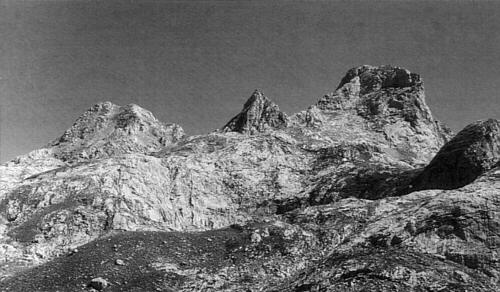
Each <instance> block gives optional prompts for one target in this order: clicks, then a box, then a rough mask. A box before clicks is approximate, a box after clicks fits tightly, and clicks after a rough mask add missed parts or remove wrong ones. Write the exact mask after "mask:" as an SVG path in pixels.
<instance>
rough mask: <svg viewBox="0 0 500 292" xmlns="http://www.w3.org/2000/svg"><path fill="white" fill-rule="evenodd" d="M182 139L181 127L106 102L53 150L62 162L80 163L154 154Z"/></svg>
mask: <svg viewBox="0 0 500 292" xmlns="http://www.w3.org/2000/svg"><path fill="white" fill-rule="evenodd" d="M183 136H184V131H183V130H182V128H181V127H180V126H178V125H176V124H165V123H162V122H160V121H158V120H157V119H156V118H155V117H154V116H153V114H152V113H151V112H150V111H148V110H146V109H144V108H142V107H140V106H138V105H136V104H128V105H125V106H118V105H116V104H113V103H111V102H109V101H107V102H101V103H97V104H95V105H93V106H92V107H90V108H89V109H88V110H87V111H85V112H84V113H83V114H82V115H81V116H80V117H79V118H78V119H77V120H76V121H75V123H74V124H73V125H72V126H71V128H69V129H68V130H66V131H65V132H64V134H63V135H62V136H61V137H60V138H59V139H58V140H56V141H55V142H53V143H52V146H55V147H56V148H57V149H58V152H59V153H60V155H59V156H60V157H61V158H63V160H75V159H76V160H79V159H81V158H84V159H86V158H100V157H107V156H109V155H113V154H119V153H129V152H145V151H146V152H148V151H157V150H159V149H160V148H161V147H162V146H165V145H166V144H170V143H172V142H175V141H177V140H178V139H180V138H181V137H183Z"/></svg>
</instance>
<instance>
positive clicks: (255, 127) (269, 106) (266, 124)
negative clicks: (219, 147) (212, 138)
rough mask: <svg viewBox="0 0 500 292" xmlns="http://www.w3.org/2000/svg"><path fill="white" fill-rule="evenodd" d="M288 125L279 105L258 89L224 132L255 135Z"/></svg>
mask: <svg viewBox="0 0 500 292" xmlns="http://www.w3.org/2000/svg"><path fill="white" fill-rule="evenodd" d="M287 123H288V117H287V115H286V114H285V113H283V112H282V111H280V109H279V107H278V105H276V104H275V103H274V102H272V101H271V100H270V99H269V98H267V97H266V96H265V95H264V94H263V93H262V92H261V91H259V90H257V89H256V90H255V91H254V92H253V94H252V95H251V96H250V98H249V99H248V100H247V101H246V102H245V104H244V106H243V110H242V111H241V112H240V113H239V114H237V115H236V116H235V117H234V118H232V119H231V120H230V121H229V122H228V123H227V124H226V125H225V126H224V127H223V128H222V131H224V132H239V133H245V134H254V133H257V132H264V131H266V130H268V129H272V128H274V129H277V128H282V127H286V125H287Z"/></svg>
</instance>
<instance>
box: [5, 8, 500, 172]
mask: <svg viewBox="0 0 500 292" xmlns="http://www.w3.org/2000/svg"><path fill="white" fill-rule="evenodd" d="M498 15H500V2H494V1H430V2H425V1H109V0H107V1H17V0H0V40H1V41H0V162H4V161H7V160H9V159H12V158H14V157H15V156H17V155H21V154H24V153H28V152H29V151H31V150H34V149H37V148H41V147H42V146H44V145H46V144H47V143H48V142H50V141H52V140H54V139H55V138H57V137H59V136H60V135H62V133H63V132H64V131H65V130H66V129H67V128H69V127H70V126H71V125H72V124H73V122H74V121H75V120H76V119H77V118H78V117H79V116H80V115H81V114H82V113H83V112H84V111H85V110H86V109H88V108H89V107H90V106H91V105H93V104H95V103H97V102H101V101H111V102H113V103H116V104H119V105H125V104H129V103H135V104H138V105H140V106H142V107H144V108H146V109H148V110H150V111H152V112H153V114H154V115H155V116H156V117H157V118H158V119H160V120H161V121H164V122H169V123H172V122H175V123H177V124H179V125H181V126H182V127H183V128H184V130H185V131H186V132H187V134H202V133H206V132H209V131H212V130H214V129H216V128H220V127H221V126H223V125H224V124H225V123H226V122H227V121H228V120H229V119H230V118H231V117H232V116H234V115H235V114H237V113H238V112H239V111H240V110H241V108H242V106H243V104H244V102H245V101H246V99H247V98H248V97H249V96H250V95H251V94H252V92H253V91H254V89H260V90H262V91H263V92H264V94H265V95H266V96H268V97H269V98H271V99H272V100H273V101H275V102H276V103H277V104H278V105H279V106H280V108H281V109H282V110H284V111H285V112H287V113H289V114H291V113H295V112H298V111H301V110H303V109H306V108H307V107H308V106H309V105H312V104H314V103H315V102H316V100H317V99H319V98H320V97H321V96H323V95H324V94H326V93H329V92H332V91H334V90H335V88H336V87H337V85H338V84H339V82H340V79H341V78H342V77H343V76H344V74H345V72H346V71H347V70H348V69H350V68H352V67H355V66H358V65H362V64H370V65H384V64H391V65H396V66H400V67H404V68H407V69H408V70H410V71H412V72H415V73H418V74H420V75H421V76H422V78H423V80H424V85H425V89H426V100H427V103H428V105H429V106H430V108H431V110H432V112H433V114H434V116H435V117H436V118H437V119H439V120H441V121H443V122H444V123H446V124H447V125H449V126H450V127H451V128H452V129H453V130H455V131H458V130H460V129H461V128H463V127H464V126H465V125H467V124H469V123H471V122H473V121H476V120H479V119H484V118H500V94H499V92H500V33H499V32H500V17H498Z"/></svg>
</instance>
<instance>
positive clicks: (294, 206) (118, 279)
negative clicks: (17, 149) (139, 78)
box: [0, 66, 500, 291]
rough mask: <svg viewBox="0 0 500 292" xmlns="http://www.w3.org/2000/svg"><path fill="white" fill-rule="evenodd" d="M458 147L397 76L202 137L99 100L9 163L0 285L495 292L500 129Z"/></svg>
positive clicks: (471, 129) (362, 74)
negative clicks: (57, 134) (49, 140)
mask: <svg viewBox="0 0 500 292" xmlns="http://www.w3.org/2000/svg"><path fill="white" fill-rule="evenodd" d="M451 135H452V134H451V132H450V131H449V130H448V129H447V128H446V127H445V126H442V125H441V124H440V123H439V122H438V121H436V120H435V119H434V118H433V117H432V114H431V111H430V110H429V108H428V106H427V105H426V103H425V95H424V88H423V81H422V79H421V78H420V77H419V76H418V75H417V74H415V73H411V72H409V71H408V70H405V69H402V68H398V67H391V66H381V67H372V66H361V67H357V68H353V69H351V70H349V71H348V73H347V74H346V76H345V77H344V78H343V79H342V81H341V82H340V85H339V86H338V88H337V89H336V90H335V92H333V93H330V94H327V95H325V96H324V97H322V98H320V99H319V100H318V101H317V102H316V103H315V104H313V105H312V106H310V107H309V108H308V109H306V110H304V111H301V112H299V113H296V114H293V115H291V116H287V115H286V114H284V113H283V112H281V111H280V110H279V108H278V107H277V106H276V105H275V104H274V103H273V102H271V101H270V100H269V99H268V98H267V97H265V96H264V95H263V94H262V93H260V92H258V91H256V92H255V93H254V94H253V95H252V96H251V97H250V99H249V100H248V101H247V102H246V104H245V105H244V109H243V111H242V112H241V113H239V114H238V115H237V116H235V117H234V118H233V119H232V120H231V121H229V122H228V123H227V124H226V125H225V126H224V127H223V128H222V131H215V132H213V133H210V134H206V135H198V136H185V135H184V134H183V131H182V129H181V128H180V127H179V126H177V125H175V124H164V123H161V122H159V121H158V120H156V119H155V118H154V117H153V116H152V114H151V113H150V112H148V111H147V110H144V109H142V108H140V107H138V106H136V105H128V106H122V107H120V106H117V105H113V104H111V103H101V104H97V105H95V106H93V107H92V108H91V109H90V110H89V111H87V112H85V113H84V114H83V115H82V116H81V117H80V118H79V119H78V120H77V121H76V122H75V124H74V125H73V126H72V127H71V128H70V129H68V130H67V131H66V132H65V133H64V134H63V136H62V137H61V138H59V139H57V140H56V141H55V142H53V143H51V144H50V145H48V146H47V147H45V148H42V149H40V150H36V151H34V152H32V153H29V154H27V155H25V156H21V157H18V158H16V159H14V160H13V161H10V162H7V163H6V164H3V165H1V166H0V172H1V174H2V175H1V176H0V199H1V201H0V214H1V216H0V275H1V278H2V279H3V280H2V281H1V282H0V287H1V288H0V289H1V290H2V291H3V290H5V291H46V289H48V288H47V287H50V288H51V289H59V290H62V291H73V290H75V289H82V288H83V289H87V288H85V287H87V285H88V283H89V282H90V281H91V280H92V279H94V278H98V277H101V278H103V279H106V280H107V281H109V283H110V285H109V286H107V287H105V288H103V291H108V290H109V291H155V290H158V291H366V289H369V290H370V291H472V290H474V291H497V290H498V289H499V288H500V266H499V265H498V259H497V257H498V252H499V249H498V248H499V244H500V215H499V212H498V210H500V205H499V203H500V200H499V199H498V195H499V194H500V185H499V181H500V180H499V178H500V175H499V174H500V170H499V168H498V167H499V165H498V161H499V139H500V138H499V137H500V135H499V122H498V121H497V120H494V119H490V120H486V121H480V122H477V123H474V124H472V125H469V126H468V127H466V128H465V129H464V130H463V131H461V132H460V133H459V134H458V135H457V136H455V137H454V138H453V139H451ZM450 139H451V140H450ZM443 145H444V146H443ZM97 258H102V260H99V261H98V260H96V259H97ZM118 260H120V263H122V262H123V263H125V264H123V265H122V264H117V262H118ZM70 267H71V268H70ZM138 275H140V277H139V276H138ZM44 289H45V290H44ZM363 289H365V290H363Z"/></svg>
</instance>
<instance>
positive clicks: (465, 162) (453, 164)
mask: <svg viewBox="0 0 500 292" xmlns="http://www.w3.org/2000/svg"><path fill="white" fill-rule="evenodd" d="M499 163H500V122H499V121H498V120H495V119H489V120H483V121H478V122H475V123H473V124H470V125H468V126H467V127H465V128H464V129H463V130H462V131H460V132H459V133H458V134H457V135H456V136H455V137H454V138H453V139H452V140H451V141H449V142H448V143H447V144H446V145H444V146H443V148H441V150H439V152H438V153H437V154H436V157H434V159H433V160H432V161H431V162H430V163H429V165H428V166H426V167H425V169H424V171H423V172H422V173H421V174H420V175H419V176H418V177H417V178H416V179H415V180H414V181H413V182H412V183H411V184H412V186H413V189H415V190H422V189H455V188H459V187H462V186H464V185H467V184H469V183H471V182H472V181H474V180H475V179H476V178H477V177H478V176H480V175H481V174H483V173H485V172H486V171H488V170H490V169H492V168H493V167H495V166H498V165H499Z"/></svg>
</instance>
